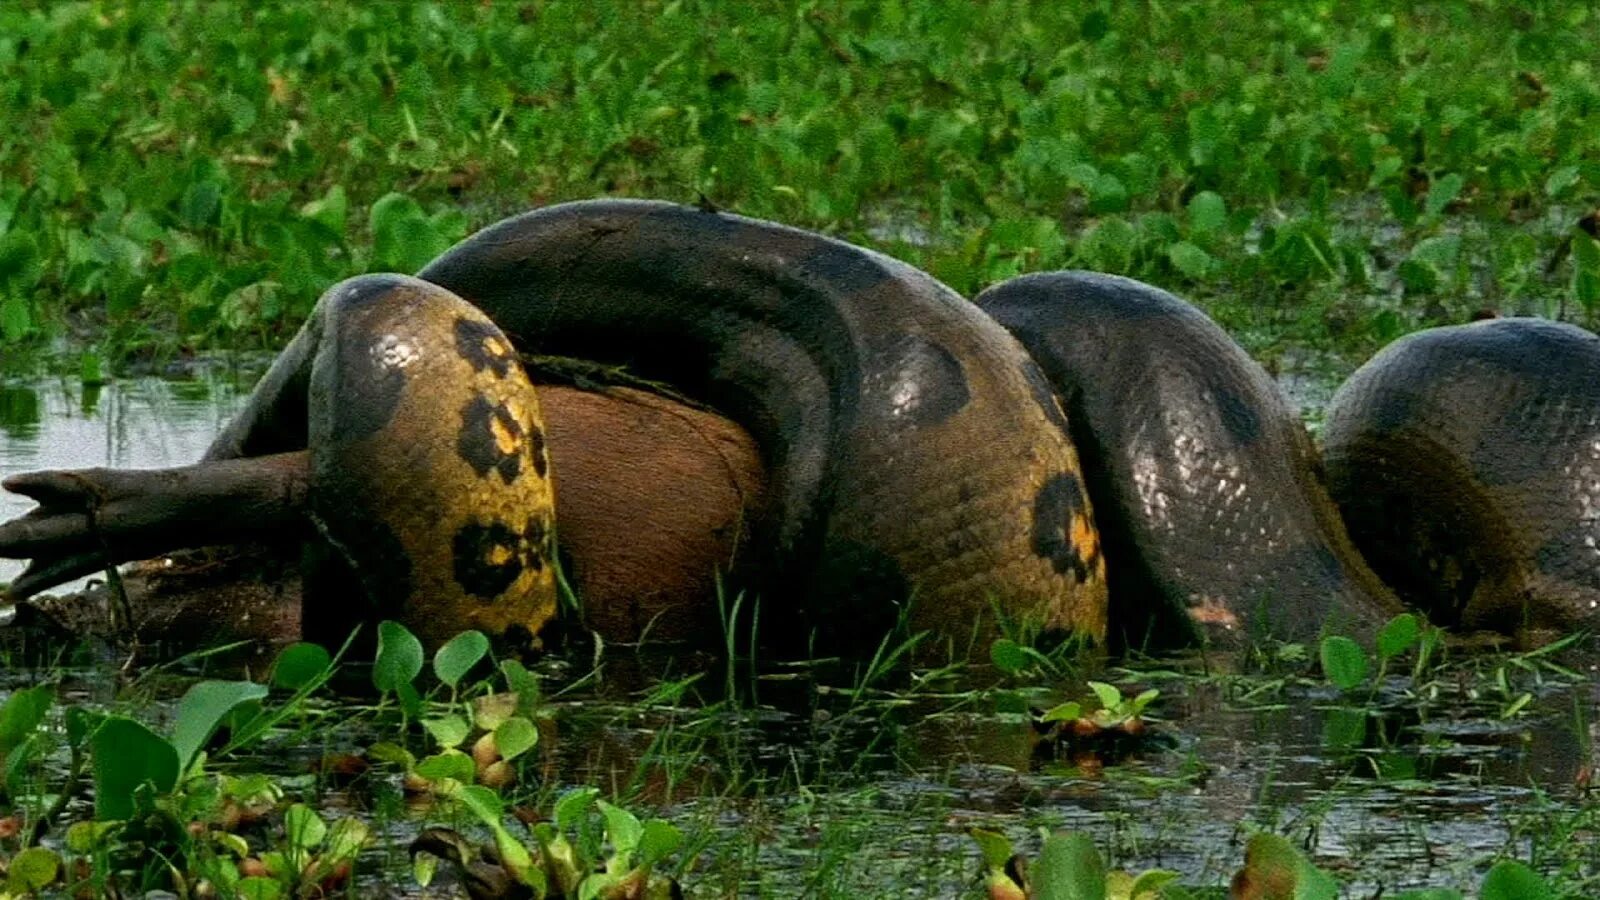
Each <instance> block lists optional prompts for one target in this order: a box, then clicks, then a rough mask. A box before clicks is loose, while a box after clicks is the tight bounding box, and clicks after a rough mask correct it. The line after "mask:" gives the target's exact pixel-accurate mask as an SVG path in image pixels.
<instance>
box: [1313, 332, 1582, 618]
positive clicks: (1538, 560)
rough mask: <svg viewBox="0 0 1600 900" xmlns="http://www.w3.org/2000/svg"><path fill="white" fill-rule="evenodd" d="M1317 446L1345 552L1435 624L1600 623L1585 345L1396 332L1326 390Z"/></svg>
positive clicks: (1567, 340) (1571, 339) (1552, 338)
mask: <svg viewBox="0 0 1600 900" xmlns="http://www.w3.org/2000/svg"><path fill="white" fill-rule="evenodd" d="M1323 442H1324V448H1325V449H1324V454H1325V459H1326V465H1327V472H1328V482H1329V486H1330V488H1331V490H1332V492H1333V496H1334V498H1335V499H1336V500H1337V501H1338V503H1339V508H1340V509H1341V511H1342V512H1343V514H1344V518H1345V521H1346V522H1347V523H1348V524H1349V527H1350V532H1351V534H1352V535H1353V536H1354V537H1355V540H1356V543H1357V546H1359V547H1360V548H1361V551H1362V552H1363V553H1364V554H1365V555H1366V558H1367V559H1368V560H1370V561H1371V563H1372V566H1373V568H1374V569H1376V570H1377V572H1378V574H1380V575H1381V576H1382V577H1383V578H1384V579H1385V580H1386V581H1387V582H1388V583H1389V584H1391V585H1393V586H1394V587H1395V588H1396V589H1397V590H1398V591H1400V592H1401V594H1402V595H1403V596H1405V597H1406V598H1407V599H1408V600H1409V601H1411V602H1413V603H1415V604H1417V605H1418V606H1420V607H1421V608H1422V609H1424V610H1426V611H1427V613H1428V615H1429V616H1430V617H1431V618H1432V619H1433V620H1434V621H1435V622H1437V623H1438V624H1441V625H1447V626H1455V627H1463V628H1467V629H1481V630H1494V631H1502V632H1517V631H1520V630H1524V629H1529V630H1532V631H1534V632H1535V633H1538V632H1545V633H1548V632H1549V631H1552V630H1555V631H1561V632H1566V631H1570V630H1572V629H1574V628H1578V627H1588V626H1591V625H1593V624H1594V623H1595V622H1596V621H1597V619H1600V615H1597V612H1596V610H1597V609H1600V337H1596V336H1595V335H1594V334H1591V333H1589V332H1587V331H1584V330H1583V329H1580V328H1577V327H1576V326H1572V325H1565V324H1561V323H1557V322H1549V321H1544V320H1538V319H1490V320H1487V321H1483V322H1475V323H1472V324H1470V325H1458V326H1450V327H1445V328H1435V329H1430V330H1428V331H1422V332H1418V333H1416V334H1413V335H1410V336H1408V337H1405V338H1402V339H1400V340H1398V341H1396V342H1394V343H1393V344H1391V345H1389V346H1388V347H1387V348H1385V349H1384V350H1383V351H1382V352H1380V353H1379V354H1377V355H1376V356H1374V357H1373V358H1372V360H1370V361H1369V362H1368V363H1367V364H1366V365H1365V366H1363V367H1362V368H1361V369H1359V370H1357V372H1356V373H1355V374H1354V375H1352V376H1351V377H1350V379H1349V380H1348V381H1346V382H1345V384H1344V385H1343V386H1342V387H1340V389H1339V391H1338V393H1336V394H1335V395H1334V398H1333V400H1332V402H1331V403H1330V405H1329V407H1328V417H1327V422H1326V424H1325V425H1324V428H1323Z"/></svg>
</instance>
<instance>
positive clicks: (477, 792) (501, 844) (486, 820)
mask: <svg viewBox="0 0 1600 900" xmlns="http://www.w3.org/2000/svg"><path fill="white" fill-rule="evenodd" d="M456 796H457V798H458V799H460V800H461V804H462V805H463V806H465V807H466V808H467V809H469V810H471V811H472V813H473V814H474V815H476V816H477V817H478V820H479V821H481V822H482V823H483V824H484V825H486V826H488V828H489V830H490V831H493V832H494V843H495V848H496V849H498V850H499V851H500V859H501V860H502V861H503V862H504V863H505V864H506V867H507V868H508V869H509V870H510V871H511V873H512V874H513V875H514V876H516V878H517V880H518V881H521V882H522V883H523V884H531V883H533V881H534V880H535V879H537V878H540V877H542V875H543V873H542V872H536V871H532V869H533V857H532V855H531V854H529V853H528V848H527V847H525V846H523V845H522V843H521V842H520V841H518V840H517V839H516V838H513V837H512V836H511V832H509V831H507V830H506V827H505V825H504V824H503V823H502V822H501V821H500V817H501V815H502V813H503V809H502V806H501V803H500V797H499V795H498V794H496V793H495V792H494V791H491V790H489V789H488V788H486V787H484V786H482V785H477V784H474V785H469V786H467V787H463V788H462V789H461V790H460V791H459V792H458V793H457V795H456Z"/></svg>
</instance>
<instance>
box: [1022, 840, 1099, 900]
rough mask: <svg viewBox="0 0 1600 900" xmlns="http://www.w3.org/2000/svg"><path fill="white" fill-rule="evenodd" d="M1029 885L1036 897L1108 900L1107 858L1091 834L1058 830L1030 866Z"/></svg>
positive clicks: (1043, 899)
mask: <svg viewBox="0 0 1600 900" xmlns="http://www.w3.org/2000/svg"><path fill="white" fill-rule="evenodd" d="M1028 887H1029V889H1030V891H1031V895H1032V897H1033V898H1034V900H1105V896H1106V865H1105V861H1104V860H1102V859H1101V858H1100V851H1099V850H1096V849H1095V846H1094V841H1092V840H1090V839H1089V837H1088V836H1087V835H1084V834H1079V833H1077V832H1057V833H1056V834H1052V835H1051V836H1050V837H1049V838H1047V839H1045V842H1044V848H1043V849H1041V850H1040V851H1039V858H1038V859H1037V860H1035V861H1034V863H1033V866H1032V867H1031V868H1030V869H1029V870H1028Z"/></svg>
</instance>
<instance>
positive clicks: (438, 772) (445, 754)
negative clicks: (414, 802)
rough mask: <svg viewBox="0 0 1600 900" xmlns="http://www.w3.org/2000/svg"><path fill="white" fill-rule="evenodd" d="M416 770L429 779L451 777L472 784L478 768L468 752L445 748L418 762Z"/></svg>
mask: <svg viewBox="0 0 1600 900" xmlns="http://www.w3.org/2000/svg"><path fill="white" fill-rule="evenodd" d="M414 771H415V772H416V773H417V774H418V775H421V776H422V777H423V778H426V779H428V780H429V781H443V780H445V779H446V778H450V779H454V780H456V781H459V782H461V783H462V784H471V783H472V778H473V776H474V775H475V774H477V771H478V770H477V767H476V766H474V765H473V762H472V757H470V756H468V755H467V754H465V753H462V752H461V751H460V750H443V751H440V752H439V753H435V754H434V755H432V756H429V757H427V758H425V759H423V760H422V761H421V762H419V763H417V767H416V769H415V770H414Z"/></svg>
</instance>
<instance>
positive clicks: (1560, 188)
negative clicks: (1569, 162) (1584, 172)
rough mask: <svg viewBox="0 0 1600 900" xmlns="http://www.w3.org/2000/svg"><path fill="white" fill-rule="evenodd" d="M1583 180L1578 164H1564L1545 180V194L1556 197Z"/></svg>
mask: <svg viewBox="0 0 1600 900" xmlns="http://www.w3.org/2000/svg"><path fill="white" fill-rule="evenodd" d="M1580 180H1581V176H1580V175H1579V174H1578V167H1577V166H1562V167H1561V168H1559V169H1556V170H1555V171H1554V172H1551V173H1550V177H1549V178H1546V179H1545V180H1544V193H1545V196H1547V197H1551V198H1555V197H1559V196H1561V195H1562V194H1565V193H1566V192H1567V191H1569V190H1571V189H1572V187H1573V186H1574V185H1576V184H1577V183H1578V182H1579V181H1580Z"/></svg>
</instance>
